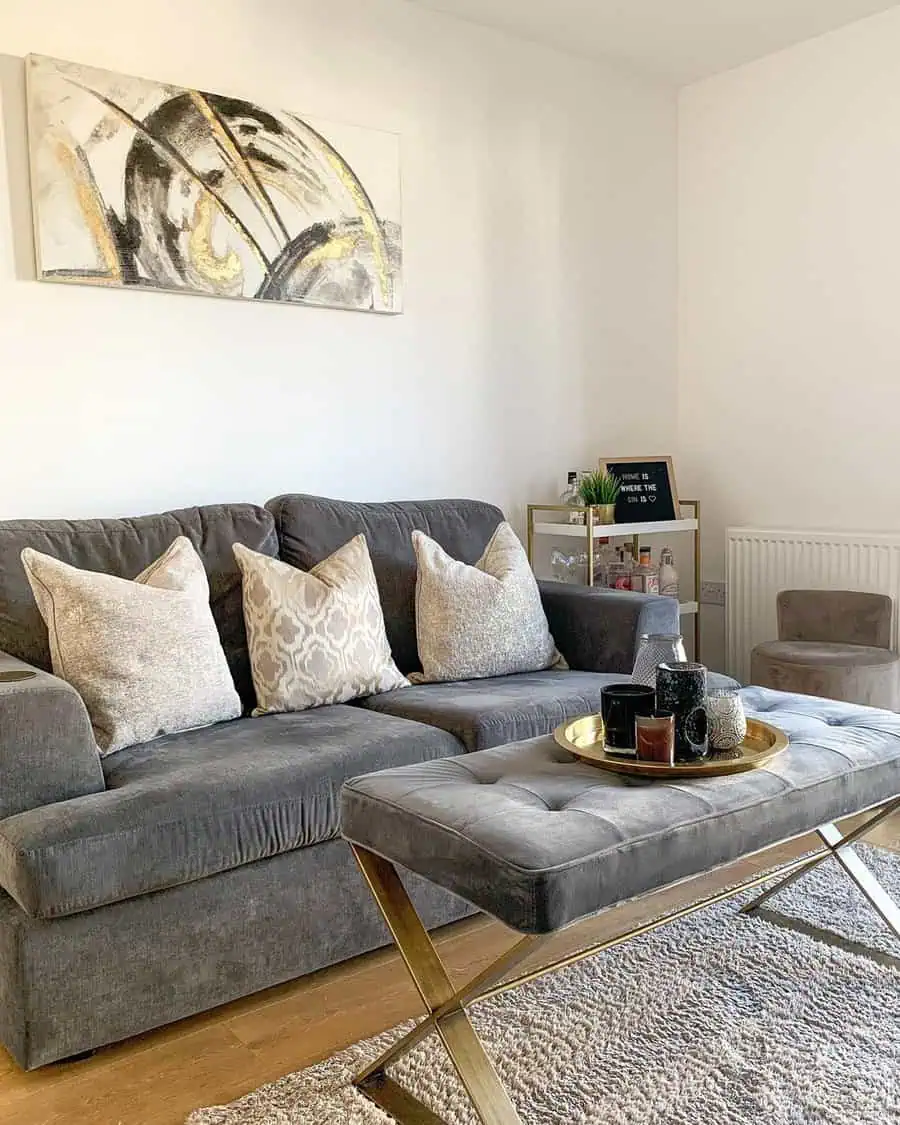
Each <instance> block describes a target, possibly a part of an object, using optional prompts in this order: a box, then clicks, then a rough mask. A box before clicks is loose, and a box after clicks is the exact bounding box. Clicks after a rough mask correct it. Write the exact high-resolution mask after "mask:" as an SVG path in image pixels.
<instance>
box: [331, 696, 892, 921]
mask: <svg viewBox="0 0 900 1125" xmlns="http://www.w3.org/2000/svg"><path fill="white" fill-rule="evenodd" d="M743 696H744V702H745V706H746V708H747V710H748V714H750V715H756V716H759V717H761V718H764V719H766V720H767V721H769V722H771V723H773V724H775V725H776V726H778V727H780V728H781V729H782V730H784V731H786V732H787V733H788V734H789V735H790V738H791V745H790V746H789V747H788V749H787V750H785V751H784V752H783V753H782V754H781V755H779V757H778V758H776V759H775V760H774V761H773V762H772V763H771V764H770V765H769V766H768V767H764V768H762V769H758V770H753V771H750V772H748V773H743V774H736V775H733V776H731V777H724V778H704V779H699V780H684V781H679V782H678V783H672V784H669V783H661V782H651V783H644V782H636V781H635V780H633V779H627V778H623V777H618V776H616V775H614V774H609V773H604V772H603V771H601V770H597V769H594V768H593V767H591V766H588V765H584V764H582V763H580V762H578V761H576V760H575V759H574V758H573V757H572V756H571V755H570V754H568V753H567V752H566V751H564V750H562V749H561V748H560V747H559V746H557V744H556V743H555V742H554V741H553V739H552V738H551V737H542V738H536V739H532V740H530V741H528V742H520V743H516V744H514V745H511V746H505V747H501V748H497V749H492V750H485V751H482V752H480V753H476V754H468V755H465V756H463V757H457V758H449V759H443V760H440V761H432V762H425V763H422V764H416V765H410V766H405V767H402V768H400V769H392V770H385V771H383V772H381V773H376V774H370V775H368V776H365V777H361V778H356V779H354V780H352V781H350V782H348V783H347V784H346V785H345V786H344V789H343V796H342V826H343V832H344V835H345V836H346V838H347V839H349V840H351V841H353V842H354V843H357V844H360V845H362V846H363V847H366V848H369V849H370V850H372V851H374V852H377V853H378V854H379V855H382V856H385V857H386V858H388V859H390V860H392V861H394V862H397V863H400V864H403V865H404V866H406V867H408V868H410V869H411V870H413V871H415V872H417V873H418V874H420V875H423V876H425V877H426V878H427V879H430V880H431V881H433V882H435V883H437V884H438V885H439V886H442V887H444V888H446V889H448V890H451V891H454V892H455V893H456V894H458V895H460V896H461V897H462V898H464V899H466V900H468V901H469V902H471V903H473V904H474V905H476V906H478V907H480V908H481V909H482V910H485V911H487V912H488V913H489V914H492V915H494V916H495V917H497V918H499V919H500V920H501V921H503V922H505V923H506V924H507V925H509V926H512V927H513V928H514V929H516V930H519V931H521V932H523V933H546V932H550V931H552V930H556V929H559V928H560V927H562V926H565V925H566V924H568V923H569V922H572V921H575V920H576V919H578V918H581V917H585V916H587V915H590V914H593V913H596V912H597V911H598V910H601V909H602V908H603V907H606V906H610V905H613V904H614V903H617V902H621V901H624V900H625V899H628V898H632V897H634V896H636V895H640V894H644V893H646V892H648V891H651V890H654V889H656V888H659V887H663V886H665V885H667V884H669V883H672V882H675V881H676V880H678V879H683V878H686V877H688V876H691V875H695V874H698V873H700V872H703V871H708V870H710V869H711V868H713V867H716V866H717V865H720V864H723V863H727V862H730V861H731V860H734V859H738V858H740V857H741V856H744V855H748V854H750V853H752V852H755V851H758V850H760V849H762V848H765V847H768V846H769V845H772V844H775V843H778V842H780V841H782V840H787V839H790V838H792V837H794V836H799V835H802V834H803V833H805V832H807V831H810V830H811V829H814V828H816V827H817V826H819V825H820V824H824V823H827V822H829V821H831V820H835V819H837V818H838V817H841V816H845V815H847V814H849V813H853V812H858V811H860V810H862V809H865V808H868V807H871V806H872V805H875V804H878V803H880V802H882V801H885V800H887V799H888V798H890V797H891V796H894V795H896V794H898V793H900V716H898V715H895V714H894V713H892V712H888V711H877V710H874V709H870V708H865V707H859V706H855V705H852V704H846V703H837V702H833V701H828V700H821V699H816V698H812V697H809V696H799V695H784V694H781V693H779V692H775V691H771V690H768V689H765V688H749V689H746V690H745V691H744V693H743Z"/></svg>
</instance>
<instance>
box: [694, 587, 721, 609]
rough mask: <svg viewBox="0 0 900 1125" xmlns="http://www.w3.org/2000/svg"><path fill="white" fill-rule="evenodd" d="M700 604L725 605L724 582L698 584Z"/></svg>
mask: <svg viewBox="0 0 900 1125" xmlns="http://www.w3.org/2000/svg"><path fill="white" fill-rule="evenodd" d="M700 604H701V605H722V606H723V605H724V604H725V583H724V582H701V583H700Z"/></svg>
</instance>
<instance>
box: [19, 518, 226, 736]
mask: <svg viewBox="0 0 900 1125" xmlns="http://www.w3.org/2000/svg"><path fill="white" fill-rule="evenodd" d="M22 563H23V565H24V567H25V573H26V575H27V576H28V581H29V582H30V583H31V588H32V590H33V591H34V596H35V600H36V601H37V604H38V609H39V610H40V611H41V616H42V617H43V618H44V621H45V622H46V623H47V630H48V634H49V640H50V655H51V657H52V660H53V671H54V673H55V674H56V675H57V676H60V677H61V678H62V679H64V680H68V682H69V683H70V684H71V685H72V687H74V688H75V690H76V691H77V692H78V693H79V694H80V695H81V698H82V699H83V700H84V703H85V706H86V707H87V710H88V714H89V715H90V717H91V723H92V724H93V727H94V737H95V738H96V739H97V745H98V747H99V749H100V753H101V754H111V753H112V752H113V751H114V750H121V749H122V748H123V747H125V746H132V745H133V744H134V743H137V742H149V741H150V739H153V738H158V737H159V736H160V735H162V734H172V733H174V732H175V731H180V730H189V729H192V728H194V727H203V726H208V725H209V724H210V723H218V722H221V721H223V720H225V719H235V718H237V717H238V716H239V715H240V713H241V702H240V699H239V698H238V694H237V692H236V691H235V688H234V682H233V680H232V678H231V672H230V671H229V669H228V663H227V661H226V659H225V653H224V652H223V650H222V643H221V641H220V640H219V634H218V631H217V629H216V623H215V621H214V620H213V615H212V611H211V609H210V608H209V582H208V580H207V577H206V571H205V570H204V568H203V562H202V560H201V559H200V556H199V555H198V554H197V552H196V551H195V550H194V547H193V544H192V543H191V541H190V540H189V539H187V538H185V537H184V536H179V538H178V539H176V540H175V542H174V543H173V544H172V546H171V547H170V548H169V549H168V550H167V551H166V552H165V554H164V555H162V556H161V557H160V558H158V559H157V560H156V562H154V563H152V564H151V565H150V566H149V567H147V569H146V570H145V571H144V572H143V573H142V574H139V575H138V576H137V578H135V579H134V581H133V582H131V581H129V580H128V579H127V578H117V577H115V576H114V575H111V574H96V573H94V572H93V571H90V570H78V569H77V568H76V567H74V566H69V565H68V564H67V563H64V562H60V561H59V559H54V558H52V557H51V556H50V555H44V554H41V553H40V552H39V551H35V550H32V549H31V548H30V547H26V548H25V550H24V551H23V552H22Z"/></svg>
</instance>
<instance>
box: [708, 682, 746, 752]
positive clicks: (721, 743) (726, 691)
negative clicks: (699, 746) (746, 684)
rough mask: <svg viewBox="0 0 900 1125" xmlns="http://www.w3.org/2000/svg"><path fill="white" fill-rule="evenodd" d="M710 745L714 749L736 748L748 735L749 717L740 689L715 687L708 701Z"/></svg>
mask: <svg viewBox="0 0 900 1125" xmlns="http://www.w3.org/2000/svg"><path fill="white" fill-rule="evenodd" d="M706 709H707V713H708V717H709V745H710V749H712V750H734V749H735V748H736V747H737V746H740V745H741V743H742V742H743V741H744V739H745V738H746V737H747V717H746V715H745V714H744V704H743V702H742V700H741V693H740V689H739V688H736V687H724V688H713V689H712V690H711V691H710V692H709V696H708V698H707V701H706Z"/></svg>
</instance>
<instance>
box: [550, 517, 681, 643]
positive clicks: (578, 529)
mask: <svg viewBox="0 0 900 1125" xmlns="http://www.w3.org/2000/svg"><path fill="white" fill-rule="evenodd" d="M680 508H681V510H682V513H684V509H685V508H688V509H690V511H691V513H692V515H691V517H690V518H682V519H678V520H663V521H659V522H656V523H653V522H649V521H648V522H647V523H613V524H601V523H597V522H596V521H595V520H594V512H593V510H592V509H591V508H583V509H581V510H582V511H583V512H584V516H585V522H584V523H583V524H573V523H569V522H568V516H569V515H570V514H571V513H572V511H573V509H572V508H570V507H568V506H566V505H563V504H529V505H528V560H529V562H530V563H531V565H532V567H534V540H535V537H536V536H538V535H548V536H552V537H554V538H564V539H582V540H584V542H585V547H586V552H585V553H586V554H587V558H588V567H587V573H588V585H590V586H593V584H594V550H595V544H596V542H597V540H598V539H631V541H632V548H633V554H634V557H635V558H637V555H638V547H639V546H640V541H641V539H644V538H646V537H647V536H648V535H676V534H678V533H679V532H687V533H689V534H690V535H691V536H692V537H693V543H694V584H693V585H694V589H693V594H694V597H693V599H692V600H691V601H686V602H680V603H679V606H678V611H679V614H680V615H681V616H682V617H693V618H694V659H695V660H699V658H700V657H699V653H700V504H699V503H698V502H697V501H696V500H682V501H681V504H680ZM574 510H575V511H578V509H577V508H576V509H574ZM551 512H552V513H555V514H556V515H557V517H560V518H559V522H554V520H553V518H552V517H550V518H549V519H548V518H546V517H547V516H548V515H549V514H550V513H551ZM539 515H540V516H543V517H544V518H543V519H540V518H538V517H539ZM563 515H564V516H565V517H566V520H565V522H563V521H562V519H561V517H562V516H563Z"/></svg>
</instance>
